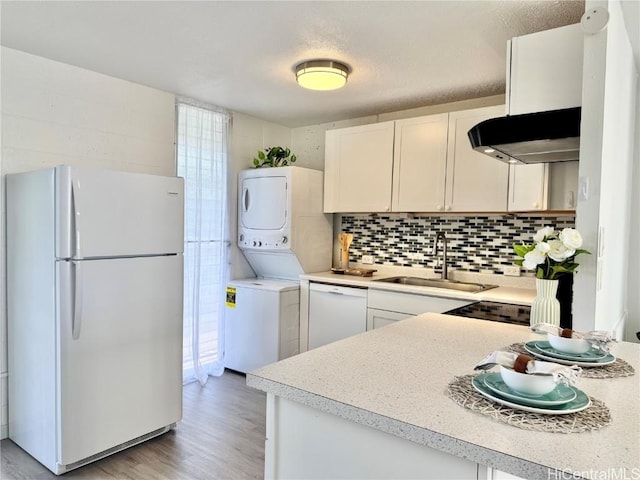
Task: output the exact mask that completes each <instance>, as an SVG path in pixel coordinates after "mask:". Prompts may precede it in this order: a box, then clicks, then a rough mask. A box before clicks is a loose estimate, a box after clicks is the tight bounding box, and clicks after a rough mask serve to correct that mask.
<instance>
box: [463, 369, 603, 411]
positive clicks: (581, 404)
mask: <svg viewBox="0 0 640 480" xmlns="http://www.w3.org/2000/svg"><path fill="white" fill-rule="evenodd" d="M487 375H491V374H490V373H482V374H480V375H478V376H476V377H473V379H472V380H471V385H472V386H473V388H474V389H475V390H476V391H477V392H478V393H479V394H480V395H482V396H483V397H485V398H488V399H489V400H492V401H494V402H496V403H499V404H501V405H505V406H507V407H511V408H514V409H516V410H523V411H525V412H531V413H541V414H544V415H567V414H569V413H576V412H580V411H582V410H584V409H585V408H587V407H589V405H591V400H590V399H589V397H588V396H587V395H586V394H585V393H584V392H583V391H582V390H580V389H578V388H575V387H569V388H571V389H573V390H574V391H575V392H576V398H574V399H573V400H571V401H570V402H568V403H565V404H563V405H553V406H547V407H542V406H536V407H534V406H529V405H522V404H519V403H516V402H514V401H511V400H507V399H505V398H503V397H501V396H499V395H498V394H496V393H495V392H493V391H492V390H491V389H489V387H487V384H486V383H485V382H484V379H485V377H486V376H487Z"/></svg>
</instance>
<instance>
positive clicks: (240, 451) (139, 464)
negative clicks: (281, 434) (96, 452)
mask: <svg viewBox="0 0 640 480" xmlns="http://www.w3.org/2000/svg"><path fill="white" fill-rule="evenodd" d="M183 398H184V400H183V419H182V422H180V423H179V424H178V426H177V427H176V428H175V429H174V430H173V431H170V432H168V433H166V434H164V435H161V436H160V437H156V438H153V439H151V440H148V441H147V442H145V443H142V444H140V445H136V446H135V447H131V448H129V449H127V450H124V451H122V452H118V453H116V454H114V455H111V456H110V457H107V458H104V459H102V460H99V461H97V462H94V463H92V464H89V465H87V466H85V467H82V468H79V469H77V470H73V471H71V472H69V473H66V474H64V475H63V476H61V477H56V476H55V475H53V474H52V473H51V472H50V471H49V470H47V469H46V468H45V467H43V466H42V465H41V464H40V463H38V462H37V461H36V460H34V459H33V458H32V457H31V456H29V455H28V454H27V453H25V452H24V451H23V450H22V449H21V448H20V447H18V446H17V445H16V444H15V443H13V442H12V441H11V440H8V439H6V440H2V442H0V448H1V450H2V452H1V457H2V464H1V466H0V479H2V480H9V479H11V480H14V479H15V480H23V479H25V480H26V479H28V480H42V479H52V478H60V479H61V480H67V479H82V480H85V479H87V480H97V479H100V480H103V479H105V480H106V479H132V480H156V479H159V480H162V479H166V480H174V479H189V480H200V479H203V480H204V479H206V480H208V479H252V478H263V476H264V439H265V403H266V400H265V399H266V397H265V394H264V393H263V392H259V391H257V390H254V389H252V388H249V387H247V386H246V384H245V377H244V375H241V374H238V373H235V372H230V371H228V370H227V371H226V372H225V373H224V375H222V376H221V377H211V378H209V381H208V382H207V384H206V385H205V386H204V387H200V385H199V384H198V383H197V382H195V383H190V384H188V385H185V386H184V388H183Z"/></svg>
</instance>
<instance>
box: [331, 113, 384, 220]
mask: <svg viewBox="0 0 640 480" xmlns="http://www.w3.org/2000/svg"><path fill="white" fill-rule="evenodd" d="M393 135H394V122H392V121H391V122H381V123H374V124H371V125H362V126H359V127H350V128H341V129H336V130H328V131H327V134H326V143H325V167H324V168H325V170H324V211H325V212H353V213H357V212H389V211H391V178H392V172H393Z"/></svg>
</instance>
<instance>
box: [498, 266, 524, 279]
mask: <svg viewBox="0 0 640 480" xmlns="http://www.w3.org/2000/svg"><path fill="white" fill-rule="evenodd" d="M502 272H503V273H504V274H505V275H506V276H507V277H519V276H520V267H519V266H518V265H513V266H510V267H502Z"/></svg>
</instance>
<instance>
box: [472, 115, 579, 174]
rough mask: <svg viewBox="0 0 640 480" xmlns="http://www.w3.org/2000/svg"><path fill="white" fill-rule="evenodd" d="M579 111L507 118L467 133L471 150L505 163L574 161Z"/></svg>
mask: <svg viewBox="0 0 640 480" xmlns="http://www.w3.org/2000/svg"><path fill="white" fill-rule="evenodd" d="M580 113H581V108H580V107H576V108H567V109H563V110H550V111H548V112H539V113H527V114H524V115H507V116H506V117H499V118H492V119H490V120H485V121H484V122H482V123H479V124H478V125H476V126H475V127H473V128H472V129H471V130H469V132H468V135H469V141H470V142H471V147H472V148H473V149H474V150H477V151H478V152H480V153H484V154H485V155H489V156H490V157H494V158H496V159H498V160H500V161H503V162H508V163H551V162H567V161H570V160H578V157H579V155H580Z"/></svg>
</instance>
